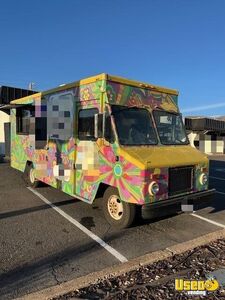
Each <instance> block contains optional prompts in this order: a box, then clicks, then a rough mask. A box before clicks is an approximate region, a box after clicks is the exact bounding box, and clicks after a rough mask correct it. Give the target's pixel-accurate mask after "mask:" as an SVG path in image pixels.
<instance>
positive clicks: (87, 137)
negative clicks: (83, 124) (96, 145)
mask: <svg viewBox="0 0 225 300" xmlns="http://www.w3.org/2000/svg"><path fill="white" fill-rule="evenodd" d="M91 110H95V111H96V112H95V113H94V114H93V124H94V126H95V120H94V115H95V114H99V109H98V108H97V107H92V108H83V107H81V108H80V109H79V111H78V122H77V137H78V139H79V140H80V141H93V142H95V141H97V138H96V137H95V136H94V134H93V136H81V135H80V130H79V121H80V119H81V118H80V113H81V112H83V111H91Z"/></svg>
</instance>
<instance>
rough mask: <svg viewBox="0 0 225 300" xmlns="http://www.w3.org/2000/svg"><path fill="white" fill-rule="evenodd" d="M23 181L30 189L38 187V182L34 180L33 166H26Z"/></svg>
mask: <svg viewBox="0 0 225 300" xmlns="http://www.w3.org/2000/svg"><path fill="white" fill-rule="evenodd" d="M25 181H26V183H27V184H28V185H29V186H31V187H34V188H36V187H38V186H39V184H40V181H38V180H37V179H36V178H35V172H34V168H33V165H32V164H30V165H27V167H26V170H25Z"/></svg>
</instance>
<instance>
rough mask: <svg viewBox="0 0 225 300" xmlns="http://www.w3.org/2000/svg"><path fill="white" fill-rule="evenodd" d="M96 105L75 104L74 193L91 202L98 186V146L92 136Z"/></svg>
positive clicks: (97, 111)
mask: <svg viewBox="0 0 225 300" xmlns="http://www.w3.org/2000/svg"><path fill="white" fill-rule="evenodd" d="M98 113H99V109H98V107H90V104H89V105H87V104H81V103H78V104H77V120H78V122H77V135H76V136H77V139H76V149H77V151H76V158H75V168H76V175H75V176H76V179H75V180H76V192H75V193H76V195H77V196H80V197H82V198H84V200H86V201H87V202H91V201H92V200H93V199H94V197H95V193H96V190H97V188H98V184H97V180H98V178H99V175H100V171H99V153H98V152H99V147H98V141H97V140H96V138H95V137H94V116H95V114H98Z"/></svg>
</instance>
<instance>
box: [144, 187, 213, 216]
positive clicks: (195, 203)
mask: <svg viewBox="0 0 225 300" xmlns="http://www.w3.org/2000/svg"><path fill="white" fill-rule="evenodd" d="M215 192H216V190H215V189H210V190H206V191H201V192H197V193H192V194H187V195H182V196H177V197H172V198H169V199H166V200H160V201H156V202H153V203H148V204H144V205H142V208H141V209H142V217H143V219H149V218H152V217H155V216H159V215H160V216H163V215H168V214H169V212H170V208H171V209H173V211H174V208H176V209H177V210H183V211H189V212H190V211H193V210H196V209H198V208H200V207H201V206H202V205H203V204H204V205H205V204H206V203H207V204H209V203H210V202H211V201H212V200H213V196H214V195H215Z"/></svg>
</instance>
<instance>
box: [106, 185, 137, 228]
mask: <svg viewBox="0 0 225 300" xmlns="http://www.w3.org/2000/svg"><path fill="white" fill-rule="evenodd" d="M102 208H103V212H104V215H105V218H106V220H107V221H108V223H109V224H111V225H113V226H115V227H117V228H126V227H129V226H130V225H131V224H132V223H133V221H134V219H135V214H136V205H135V204H130V203H127V202H124V201H122V200H121V199H120V196H119V193H118V190H117V189H115V188H113V187H109V188H107V190H106V191H105V193H104V196H103V205H102Z"/></svg>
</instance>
